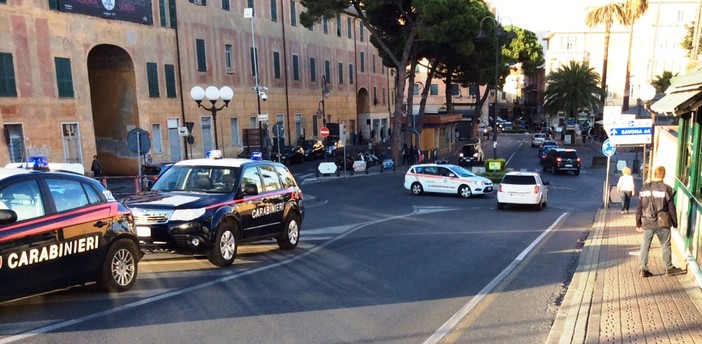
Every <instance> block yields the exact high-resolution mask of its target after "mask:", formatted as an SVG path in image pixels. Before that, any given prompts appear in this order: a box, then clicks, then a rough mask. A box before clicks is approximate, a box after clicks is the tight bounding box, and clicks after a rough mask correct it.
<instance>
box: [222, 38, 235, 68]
mask: <svg viewBox="0 0 702 344" xmlns="http://www.w3.org/2000/svg"><path fill="white" fill-rule="evenodd" d="M233 49H234V47H233V46H232V45H231V44H225V45H224V65H225V66H226V67H227V72H229V73H231V72H233V71H234V62H233V61H232V50H233Z"/></svg>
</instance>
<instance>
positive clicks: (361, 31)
mask: <svg viewBox="0 0 702 344" xmlns="http://www.w3.org/2000/svg"><path fill="white" fill-rule="evenodd" d="M358 39H359V40H360V41H361V42H363V22H362V21H359V22H358Z"/></svg>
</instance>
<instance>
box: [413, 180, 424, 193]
mask: <svg viewBox="0 0 702 344" xmlns="http://www.w3.org/2000/svg"><path fill="white" fill-rule="evenodd" d="M410 190H411V191H412V194H413V195H421V194H423V193H424V188H423V187H422V184H419V182H414V183H412V186H411V187H410Z"/></svg>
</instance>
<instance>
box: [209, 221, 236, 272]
mask: <svg viewBox="0 0 702 344" xmlns="http://www.w3.org/2000/svg"><path fill="white" fill-rule="evenodd" d="M236 234H237V228H236V225H235V224H233V223H232V222H230V221H224V222H222V224H220V225H219V228H218V229H217V234H216V236H215V242H214V247H213V248H212V250H211V251H210V252H209V253H208V254H207V260H209V261H210V263H212V265H216V266H220V267H225V266H229V265H232V263H234V258H235V257H236V250H237V248H238V247H239V243H238V241H237V239H236Z"/></svg>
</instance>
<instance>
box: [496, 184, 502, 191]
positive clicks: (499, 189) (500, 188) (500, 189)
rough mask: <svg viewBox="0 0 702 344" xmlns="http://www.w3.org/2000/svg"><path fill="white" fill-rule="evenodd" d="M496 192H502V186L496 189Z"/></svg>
mask: <svg viewBox="0 0 702 344" xmlns="http://www.w3.org/2000/svg"><path fill="white" fill-rule="evenodd" d="M497 191H499V192H502V184H500V185H499V186H498V187H497Z"/></svg>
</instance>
